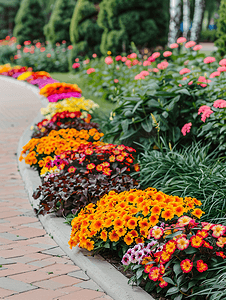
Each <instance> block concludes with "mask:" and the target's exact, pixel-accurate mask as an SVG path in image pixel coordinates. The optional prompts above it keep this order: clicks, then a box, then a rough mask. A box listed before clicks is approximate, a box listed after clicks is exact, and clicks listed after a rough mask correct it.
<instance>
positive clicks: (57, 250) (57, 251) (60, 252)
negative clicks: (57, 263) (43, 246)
mask: <svg viewBox="0 0 226 300" xmlns="http://www.w3.org/2000/svg"><path fill="white" fill-rule="evenodd" d="M41 253H44V254H50V255H56V256H57V255H59V256H61V255H65V252H64V251H63V250H62V249H61V248H60V247H56V248H52V249H49V250H44V251H41Z"/></svg>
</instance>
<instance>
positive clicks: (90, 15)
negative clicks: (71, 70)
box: [70, 0, 102, 67]
mask: <svg viewBox="0 0 226 300" xmlns="http://www.w3.org/2000/svg"><path fill="white" fill-rule="evenodd" d="M97 2H100V1H88V0H78V1H77V4H76V6H75V9H74V13H73V16H72V19H71V24H70V39H71V41H72V44H73V51H72V53H71V59H70V67H71V65H72V64H73V62H74V59H75V58H76V57H78V56H80V55H82V56H85V55H87V56H89V57H91V56H92V54H93V53H96V54H97V55H100V50H99V45H100V40H101V34H102V29H101V28H100V27H99V26H98V24H97V22H96V19H97V15H98V7H99V6H98V4H97Z"/></svg>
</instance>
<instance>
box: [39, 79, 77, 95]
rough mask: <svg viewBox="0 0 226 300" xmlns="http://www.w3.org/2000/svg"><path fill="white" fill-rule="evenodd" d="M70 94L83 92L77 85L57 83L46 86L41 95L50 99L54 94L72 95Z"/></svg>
mask: <svg viewBox="0 0 226 300" xmlns="http://www.w3.org/2000/svg"><path fill="white" fill-rule="evenodd" d="M70 92H78V93H81V92H82V90H81V89H80V88H79V87H78V86H77V84H71V83H65V82H55V83H49V84H46V85H45V86H44V87H43V88H41V90H40V95H43V96H45V97H49V96H51V95H53V94H62V93H70Z"/></svg>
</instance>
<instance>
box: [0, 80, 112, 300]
mask: <svg viewBox="0 0 226 300" xmlns="http://www.w3.org/2000/svg"><path fill="white" fill-rule="evenodd" d="M40 108H41V102H40V99H39V98H38V97H37V96H36V95H35V94H34V93H33V92H32V91H31V90H29V89H27V88H26V87H24V86H20V85H18V84H16V82H15V83H14V82H6V81H5V80H3V79H1V76H0V299H9V300H27V299H29V300H31V299H32V300H40V299H44V300H52V299H59V300H70V299H73V300H94V299H95V300H103V299H111V300H112V298H111V297H109V296H107V295H106V294H105V293H104V292H103V291H102V290H101V288H100V287H99V286H98V285H97V284H96V283H95V282H94V281H92V280H91V279H90V278H89V277H88V276H87V275H86V274H85V273H84V272H83V271H82V270H81V269H80V268H79V267H78V266H76V265H74V263H73V262H72V261H71V260H70V259H69V258H68V257H67V256H66V255H65V253H64V252H63V250H62V249H61V248H60V247H58V245H57V244H56V243H55V242H54V240H53V239H51V237H50V236H49V235H47V234H46V231H45V230H44V229H43V227H42V225H41V223H40V222H39V220H38V218H37V217H36V216H35V214H34V212H33V210H32V208H31V205H30V203H29V200H28V196H27V193H26V191H25V190H24V184H23V181H22V179H21V176H20V174H19V172H18V166H17V156H16V152H17V146H18V142H19V139H20V136H21V135H22V133H23V131H24V130H25V129H26V127H27V126H28V125H29V124H30V123H31V122H32V120H33V119H34V118H35V117H36V115H37V113H38V111H39V109H40Z"/></svg>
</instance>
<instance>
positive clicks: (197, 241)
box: [190, 235, 203, 248]
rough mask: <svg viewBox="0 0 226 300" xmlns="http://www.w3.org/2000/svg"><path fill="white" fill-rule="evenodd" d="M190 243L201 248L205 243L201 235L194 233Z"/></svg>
mask: <svg viewBox="0 0 226 300" xmlns="http://www.w3.org/2000/svg"><path fill="white" fill-rule="evenodd" d="M190 243H191V246H192V247H193V248H199V247H201V246H202V244H203V239H202V237H201V236H198V235H194V236H192V237H191V238H190Z"/></svg>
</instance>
